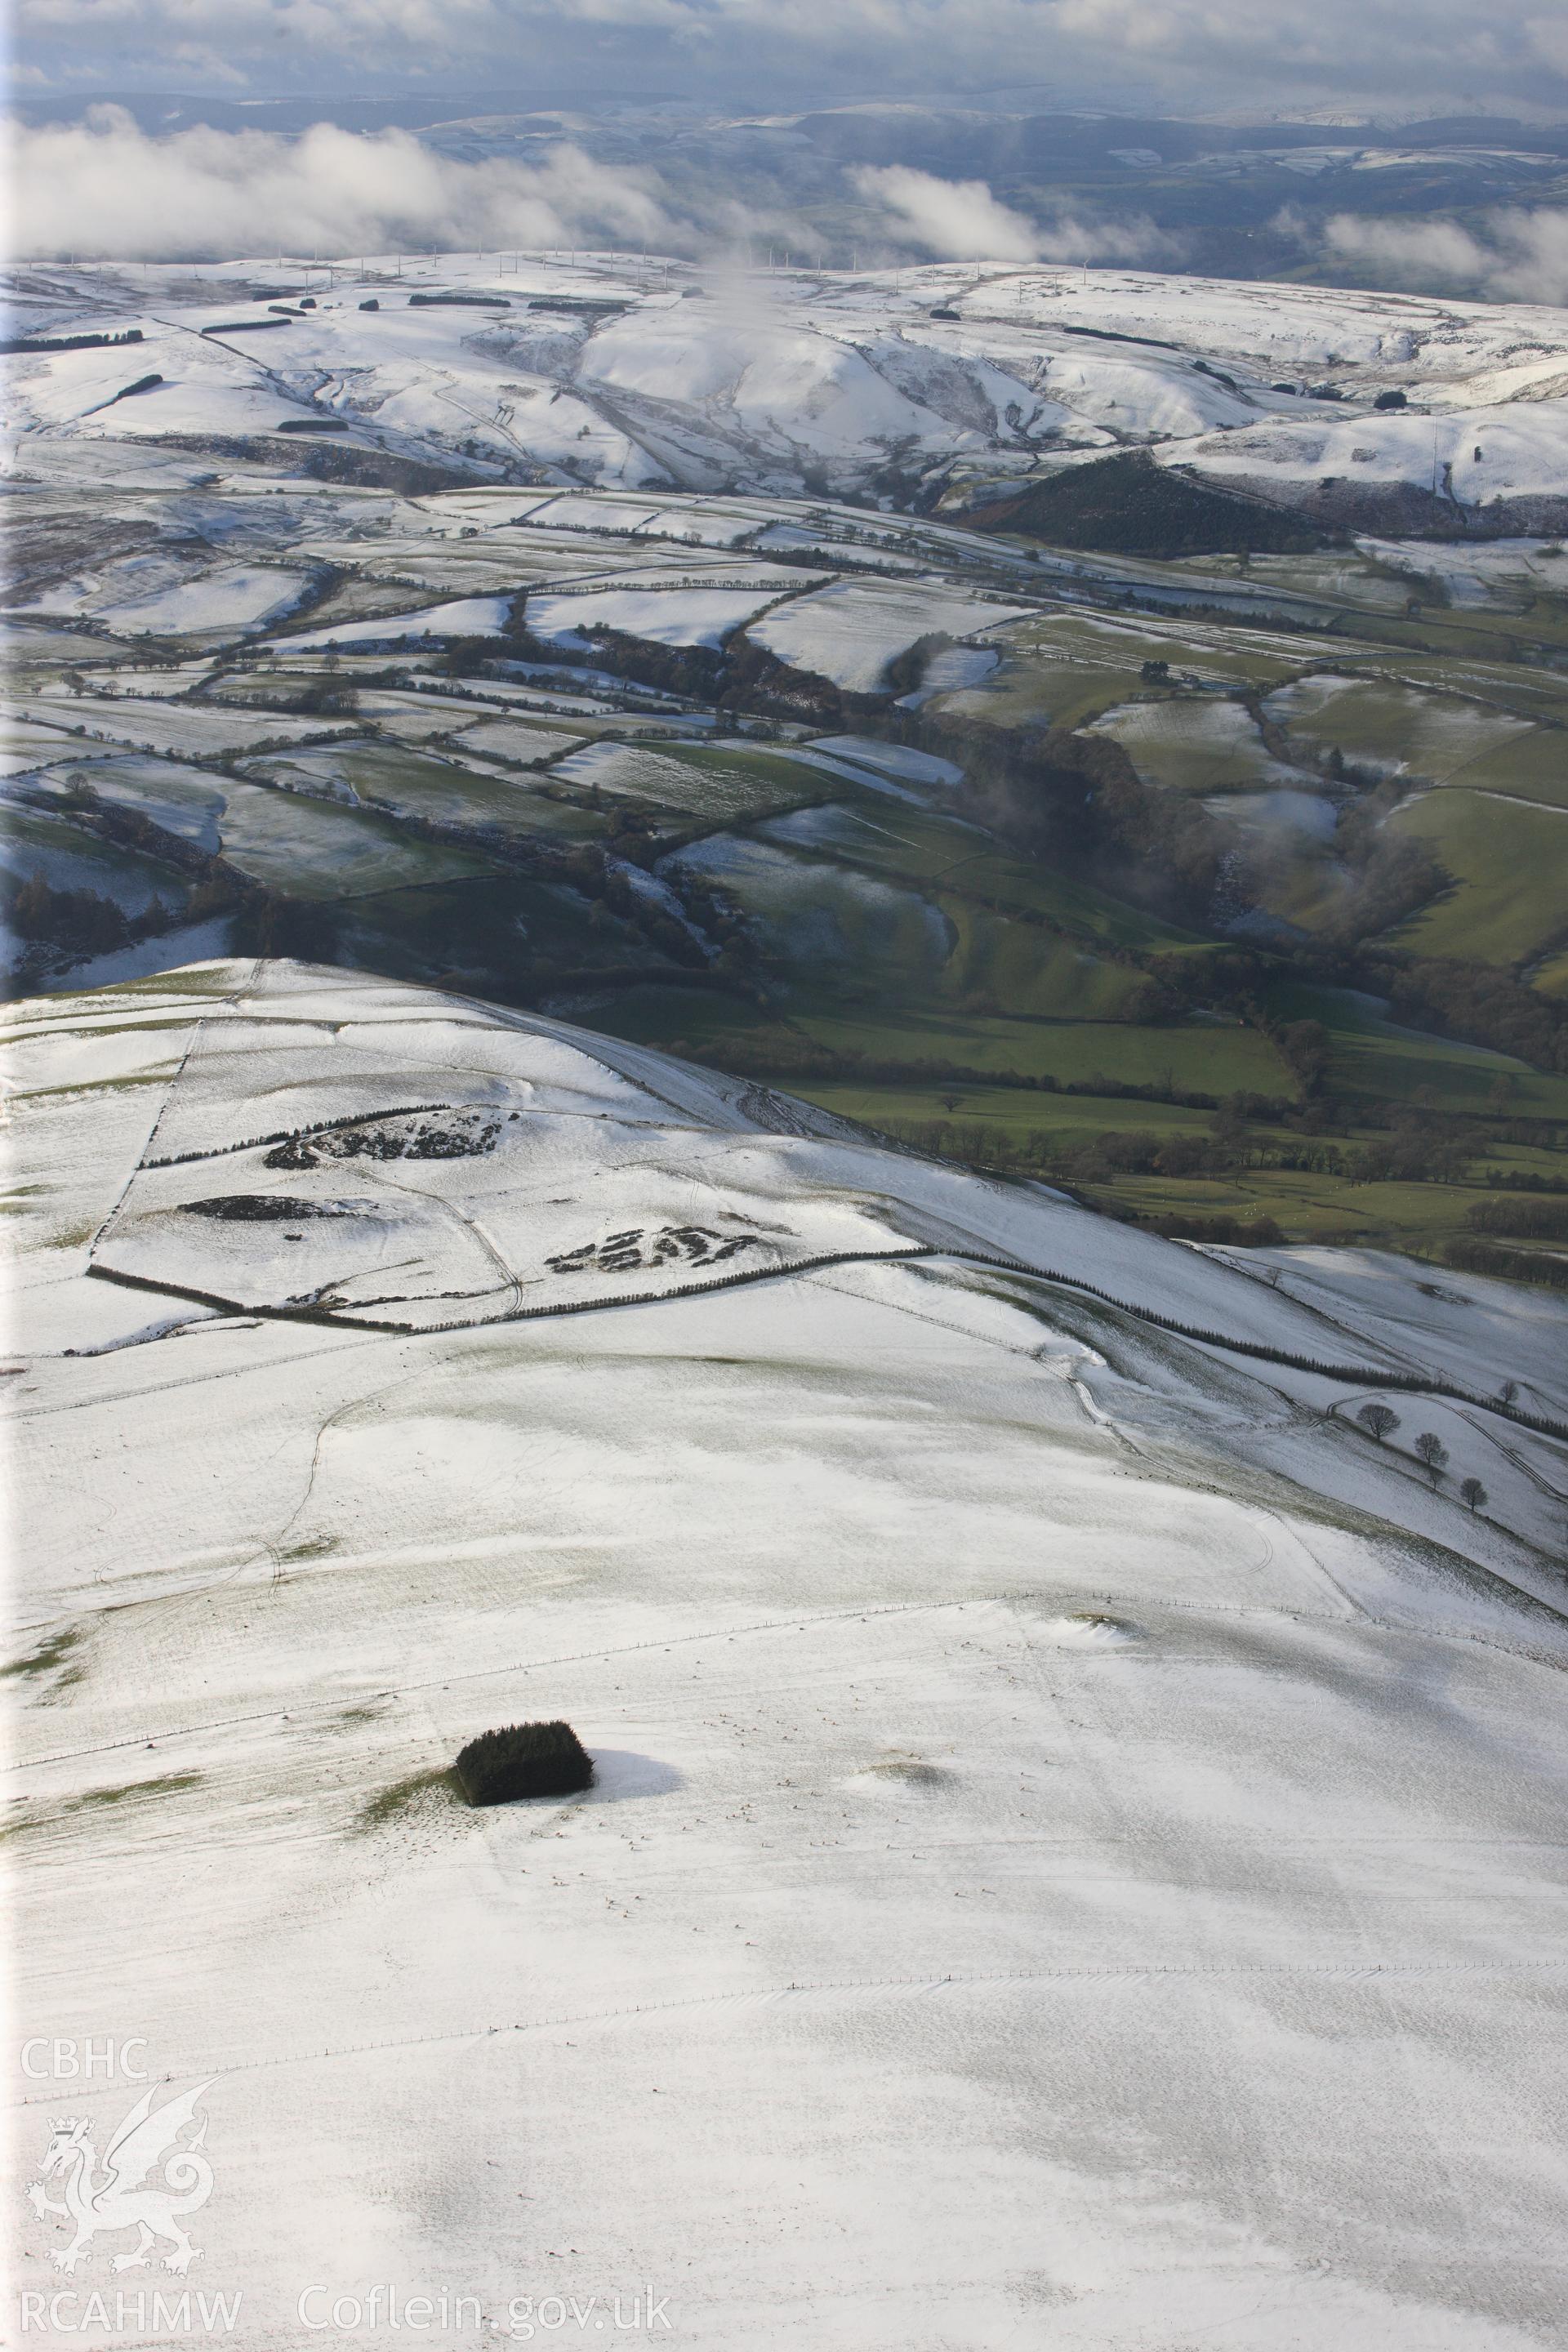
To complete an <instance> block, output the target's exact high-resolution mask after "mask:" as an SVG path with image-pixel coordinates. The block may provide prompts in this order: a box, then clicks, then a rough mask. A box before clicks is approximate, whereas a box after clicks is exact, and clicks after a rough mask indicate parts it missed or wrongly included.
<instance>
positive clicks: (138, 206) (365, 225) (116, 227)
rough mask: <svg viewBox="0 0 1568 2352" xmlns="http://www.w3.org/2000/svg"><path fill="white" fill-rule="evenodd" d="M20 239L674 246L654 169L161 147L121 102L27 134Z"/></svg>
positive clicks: (230, 251)
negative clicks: (81, 119)
mask: <svg viewBox="0 0 1568 2352" xmlns="http://www.w3.org/2000/svg"><path fill="white" fill-rule="evenodd" d="M9 178H10V184H11V187H12V190H13V192H14V206H13V227H12V237H13V243H14V246H15V248H16V250H17V251H18V252H20V253H21V254H23V255H25V256H26V257H29V258H40V257H52V256H58V255H64V254H68V253H75V254H77V255H79V256H88V257H93V258H100V257H102V258H106V259H114V260H127V259H136V258H139V257H164V258H171V257H172V258H179V257H182V256H191V257H203V258H210V259H214V260H217V259H224V258H237V257H243V256H246V255H251V254H267V253H273V252H278V251H289V252H293V253H309V252H312V251H320V252H321V253H322V254H330V255H344V254H360V253H388V252H391V251H392V250H393V249H394V248H395V247H418V246H437V247H443V248H445V249H448V250H450V249H452V248H454V247H466V246H472V247H477V248H479V249H480V250H483V249H486V248H490V249H497V248H500V247H503V246H573V245H593V244H599V245H605V244H610V245H631V244H640V243H643V242H645V241H646V242H647V243H650V244H653V245H656V246H658V245H661V244H664V245H668V243H670V242H671V241H672V237H671V224H670V223H669V221H668V217H667V215H666V214H665V211H664V209H663V206H662V205H661V204H660V202H659V198H658V184H657V182H656V181H654V180H653V179H652V178H651V176H650V175H649V174H648V173H644V172H639V171H634V170H627V169H625V168H617V167H614V166H610V165H606V164H604V163H595V161H593V159H592V158H591V157H589V156H587V155H585V154H584V153H583V152H582V150H581V149H580V148H576V147H573V146H571V145H569V144H563V145H561V146H558V147H556V148H553V149H552V150H551V152H549V153H548V154H547V155H546V157H545V158H544V160H543V161H542V163H517V162H513V161H509V160H507V159H504V158H502V159H499V160H497V161H494V162H489V163H483V164H479V163H458V162H454V161H453V160H451V159H450V158H449V157H447V156H444V155H441V154H438V153H437V152H436V151H435V150H434V149H433V148H430V147H427V146H426V145H424V144H423V143H422V142H420V141H419V140H417V139H415V138H413V137H411V136H410V135H409V133H408V132H406V131H379V132H376V133H375V134H374V135H371V136H360V135H357V134H355V133H353V132H351V131H341V130H337V129H335V128H334V127H333V126H332V125H331V124H330V123H318V124H317V125H316V126H315V128H314V129H313V130H310V131H306V132H305V133H304V134H303V136H302V137H301V138H300V139H297V140H287V139H282V138H279V137H277V136H276V135H274V134H273V133H271V132H268V131H213V130H205V129H202V130H194V131H181V132H179V133H177V134H176V135H175V136H174V137H173V138H168V139H152V138H149V137H147V136H146V134H145V133H144V132H142V131H140V130H139V129H138V128H137V126H136V124H135V123H134V122H133V121H132V119H131V117H130V116H129V115H128V114H126V113H125V112H124V111H123V110H121V109H120V108H118V107H96V108H94V109H93V110H92V111H91V113H90V114H89V117H88V119H87V121H85V122H82V123H74V124H71V125H68V126H58V125H57V126H53V127H50V128H48V129H44V130H25V129H24V130H21V131H17V132H16V133H15V134H14V152H13V154H12V156H11V157H10V159H9Z"/></svg>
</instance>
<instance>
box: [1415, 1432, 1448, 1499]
mask: <svg viewBox="0 0 1568 2352" xmlns="http://www.w3.org/2000/svg"><path fill="white" fill-rule="evenodd" d="M1415 1455H1416V1459H1417V1460H1418V1461H1419V1462H1421V1463H1423V1464H1424V1465H1425V1466H1426V1475H1427V1476H1428V1478H1430V1479H1431V1481H1432V1484H1433V1485H1434V1486H1436V1484H1437V1481H1438V1479H1439V1478H1440V1477H1441V1476H1442V1475H1443V1473H1444V1471H1445V1470H1446V1469H1447V1466H1448V1449H1447V1446H1446V1445H1445V1444H1444V1443H1443V1441H1442V1439H1441V1438H1440V1437H1439V1436H1438V1435H1437V1433H1436V1431H1435V1430H1431V1429H1424V1430H1423V1431H1422V1433H1421V1434H1420V1436H1419V1437H1418V1438H1417V1439H1416V1441H1415Z"/></svg>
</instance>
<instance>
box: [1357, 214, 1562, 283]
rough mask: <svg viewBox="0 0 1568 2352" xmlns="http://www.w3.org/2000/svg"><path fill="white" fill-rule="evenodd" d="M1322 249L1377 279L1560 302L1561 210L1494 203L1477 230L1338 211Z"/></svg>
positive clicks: (1433, 222) (1384, 281)
mask: <svg viewBox="0 0 1568 2352" xmlns="http://www.w3.org/2000/svg"><path fill="white" fill-rule="evenodd" d="M1323 242H1324V244H1325V245H1326V247H1327V248H1328V250H1329V251H1330V252H1331V254H1334V255H1337V256H1339V257H1341V258H1342V259H1344V260H1346V261H1350V262H1353V263H1354V264H1355V265H1356V266H1357V268H1359V269H1360V270H1361V271H1363V273H1364V274H1367V275H1370V276H1373V277H1375V278H1380V279H1381V280H1382V282H1383V283H1384V284H1385V285H1391V286H1409V287H1415V288H1419V289H1422V290H1423V291H1426V292H1434V293H1450V294H1473V295H1475V296H1477V297H1479V298H1480V299H1484V300H1487V301H1494V302H1495V301H1512V302H1551V303H1563V302H1568V214H1565V213H1561V212H1556V211H1545V210H1529V209H1525V208H1522V207H1521V208H1516V209H1499V210H1498V211H1496V212H1492V213H1489V214H1488V215H1487V216H1486V218H1485V220H1484V221H1483V222H1482V223H1481V224H1480V225H1479V229H1477V230H1471V229H1468V228H1462V227H1461V226H1459V224H1458V222H1457V221H1443V220H1426V221H1397V220H1372V219H1368V218H1367V217H1366V216H1365V215H1362V214H1359V213H1338V214H1336V215H1334V217H1333V219H1331V221H1329V222H1328V223H1326V225H1325V226H1324V229H1323Z"/></svg>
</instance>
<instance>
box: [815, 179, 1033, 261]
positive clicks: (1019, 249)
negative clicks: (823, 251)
mask: <svg viewBox="0 0 1568 2352" xmlns="http://www.w3.org/2000/svg"><path fill="white" fill-rule="evenodd" d="M849 181H850V184H851V185H852V186H853V187H855V188H856V189H858V192H859V194H861V195H863V196H864V197H865V198H866V199H867V201H868V203H869V204H873V205H879V207H880V208H881V210H882V211H883V212H884V213H885V214H887V215H888V216H889V226H891V227H892V228H893V230H894V231H895V233H896V232H899V231H901V232H902V233H903V235H904V236H905V237H906V238H907V239H908V240H909V241H910V242H912V243H914V244H916V245H918V246H920V247H922V248H923V249H924V250H925V251H926V252H927V253H934V254H936V255H938V256H939V257H941V258H942V260H943V261H1032V260H1034V258H1035V257H1036V255H1037V252H1038V250H1039V232H1038V230H1037V228H1036V226H1035V224H1034V222H1033V221H1031V220H1026V219H1025V217H1024V215H1023V214H1022V213H1016V212H1011V211H1009V209H1008V207H1007V206H1006V205H999V204H998V203H997V201H996V199H995V197H994V195H993V194H992V193H991V191H990V189H989V188H988V187H987V186H986V184H985V183H984V180H938V179H935V178H933V177H932V175H931V173H929V172H912V171H910V170H909V169H908V168H907V167H906V166H905V165H904V164H902V163H890V164H886V165H883V164H870V163H868V164H862V165H861V166H860V167H859V168H858V169H857V170H855V171H852V172H851V173H849Z"/></svg>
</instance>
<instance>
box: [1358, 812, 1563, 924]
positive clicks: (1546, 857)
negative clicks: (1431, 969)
mask: <svg viewBox="0 0 1568 2352" xmlns="http://www.w3.org/2000/svg"><path fill="white" fill-rule="evenodd" d="M1389 824H1390V825H1391V826H1392V827H1394V828H1395V829H1397V830H1398V831H1400V832H1403V833H1407V834H1410V835H1414V836H1415V838H1417V839H1419V840H1422V841H1426V842H1429V843H1430V845H1431V846H1432V848H1433V849H1434V850H1435V851H1436V855H1437V856H1439V857H1440V858H1441V859H1442V861H1443V864H1444V866H1446V867H1447V870H1448V872H1449V873H1450V874H1451V875H1452V876H1453V877H1454V887H1453V888H1452V889H1451V890H1447V891H1445V892H1444V893H1443V895H1442V896H1441V897H1440V898H1436V899H1435V900H1433V901H1432V903H1431V904H1430V905H1428V906H1426V907H1424V908H1421V910H1420V911H1419V913H1417V914H1415V915H1413V916H1412V917H1411V918H1410V919H1409V920H1408V921H1406V922H1405V923H1404V924H1402V925H1401V926H1400V927H1399V929H1398V930H1397V931H1395V932H1394V934H1393V937H1394V940H1395V941H1396V943H1397V944H1398V945H1399V946H1401V947H1405V948H1408V949H1410V950H1412V951H1413V952H1414V953H1415V954H1416V955H1425V956H1455V957H1458V958H1461V959H1467V960H1469V961H1475V962H1479V963H1499V964H1510V963H1516V962H1519V961H1521V960H1522V959H1524V958H1526V957H1529V956H1531V955H1537V954H1539V953H1540V952H1541V951H1542V949H1544V948H1548V947H1552V946H1554V945H1555V944H1556V943H1557V942H1558V941H1559V940H1561V939H1562V938H1563V932H1564V930H1565V929H1568V894H1565V892H1564V889H1563V875H1564V872H1565V871H1568V811H1561V810H1557V809H1551V808H1545V807H1541V808H1531V807H1526V806H1525V805H1524V804H1523V803H1521V802H1519V801H1506V800H1501V799H1500V798H1499V797H1498V796H1497V795H1496V794H1495V793H1474V792H1464V791H1460V790H1458V789H1450V790H1448V791H1446V792H1436V793H1425V794H1424V795H1423V796H1422V797H1421V798H1420V799H1419V800H1416V801H1413V802H1411V803H1408V804H1407V805H1406V806H1405V807H1404V808H1402V809H1400V810H1399V811H1398V812H1397V814H1395V815H1394V816H1393V817H1391V818H1390V819H1389Z"/></svg>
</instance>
